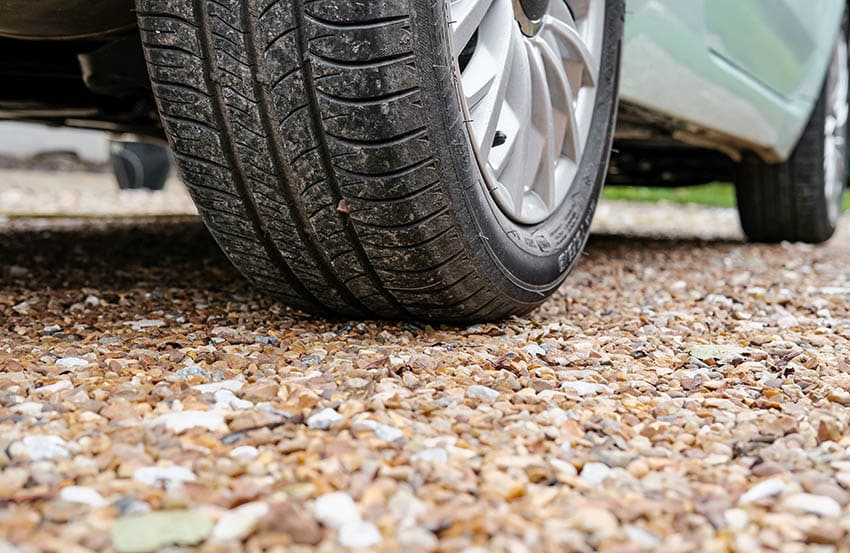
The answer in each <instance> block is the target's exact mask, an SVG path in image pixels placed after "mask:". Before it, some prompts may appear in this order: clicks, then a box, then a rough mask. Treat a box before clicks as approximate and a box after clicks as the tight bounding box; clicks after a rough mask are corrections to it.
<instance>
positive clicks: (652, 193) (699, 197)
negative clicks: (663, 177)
mask: <svg viewBox="0 0 850 553" xmlns="http://www.w3.org/2000/svg"><path fill="white" fill-rule="evenodd" d="M603 197H604V198H605V199H607V200H627V201H630V202H670V203H675V204H701V205H708V206H713V207H735V187H734V186H732V185H731V184H723V183H713V184H704V185H700V186H685V187H681V188H663V187H644V186H609V187H607V188H605V192H604V194H603ZM844 210H845V211H848V210H850V192H848V193H847V194H845V195H844Z"/></svg>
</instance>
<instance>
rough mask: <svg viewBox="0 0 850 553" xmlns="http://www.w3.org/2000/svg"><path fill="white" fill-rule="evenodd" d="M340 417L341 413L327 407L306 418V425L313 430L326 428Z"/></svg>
mask: <svg viewBox="0 0 850 553" xmlns="http://www.w3.org/2000/svg"><path fill="white" fill-rule="evenodd" d="M340 419H342V415H340V414H339V413H337V412H336V411H334V410H333V409H331V408H330V407H327V408H325V409H322V410H321V411H319V412H318V413H316V414H314V415H310V417H309V418H308V419H307V426H308V427H310V428H313V429H315V430H327V429H328V428H330V427H331V426H333V424H334V423H335V422H337V421H338V420H340Z"/></svg>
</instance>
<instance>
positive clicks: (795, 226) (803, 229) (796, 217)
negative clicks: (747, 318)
mask: <svg viewBox="0 0 850 553" xmlns="http://www.w3.org/2000/svg"><path fill="white" fill-rule="evenodd" d="M845 27H846V25H845ZM839 40H843V41H844V42H845V44H846V41H847V36H846V32H845V33H844V34H843V35H842V36H841V37H840V39H839ZM843 70H844V71H845V72H846V71H847V67H846V66H844V67H843ZM845 75H846V73H845ZM832 77H834V75H833V74H832V70H831V71H830V75H828V76H827V79H826V82H825V83H824V86H823V89H822V91H821V95H820V98H819V99H818V101H817V103H816V104H815V108H814V111H813V113H812V115H811V118H810V119H809V122H808V124H807V125H806V128H805V130H804V131H803V135H802V137H801V138H800V142H799V143H798V144H797V147H796V148H795V149H794V151H793V152H792V154H791V157H790V158H789V159H788V160H787V161H786V162H784V163H765V162H764V161H762V160H761V159H760V158H758V157H756V156H755V155H752V154H748V155H747V156H746V157H745V159H744V160H743V161H742V162H741V163H740V164H738V170H737V175H736V179H735V190H736V195H737V198H738V213H739V215H740V218H741V227H742V228H743V230H744V234H746V236H747V238H748V239H749V240H751V241H753V242H766V243H775V242H782V241H786V240H787V241H790V242H808V243H812V244H819V243H821V242H825V241H827V240H829V239H830V238H831V237H832V235H833V234H834V233H835V230H836V227H837V225H838V214H839V211H840V207H839V206H840V202H841V199H840V196H841V193H843V191H844V185H845V183H846V180H847V145H846V143H847V135H846V125H845V127H844V129H843V137H840V138H841V139H840V140H839V145H838V147H837V148H836V153H835V155H836V156H838V159H839V161H840V168H839V169H837V172H838V174H839V175H840V178H841V179H842V180H841V183H840V185H839V186H840V190H838V191H837V193H838V198H837V199H835V198H833V200H832V202H830V200H829V199H828V196H829V194H828V193H827V192H826V190H827V189H826V186H825V183H826V182H827V172H826V169H825V165H826V163H825V156H826V153H827V148H826V139H825V133H824V128H825V125H826V121H827V116H828V114H829V110H828V107H829V103H828V87H829V86H830V79H831V78H832ZM847 93H848V91H847V90H846V88H845V90H844V91H843V98H844V99H846V98H847ZM836 202H837V205H836ZM831 204H832V205H831Z"/></svg>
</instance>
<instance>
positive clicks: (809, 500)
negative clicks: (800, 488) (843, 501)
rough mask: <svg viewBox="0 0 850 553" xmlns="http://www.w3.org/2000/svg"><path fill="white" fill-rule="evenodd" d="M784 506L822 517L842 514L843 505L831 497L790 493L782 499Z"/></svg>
mask: <svg viewBox="0 0 850 553" xmlns="http://www.w3.org/2000/svg"><path fill="white" fill-rule="evenodd" d="M782 506H783V507H785V508H787V509H793V510H797V511H802V512H804V513H808V514H811V515H817V516H821V517H837V516H840V515H841V505H839V504H838V502H837V501H836V500H834V499H832V498H831V497H827V496H825V495H814V494H810V493H797V494H793V495H789V496H788V497H786V498H784V499H783V500H782Z"/></svg>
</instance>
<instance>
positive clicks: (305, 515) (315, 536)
mask: <svg viewBox="0 0 850 553" xmlns="http://www.w3.org/2000/svg"><path fill="white" fill-rule="evenodd" d="M260 532H280V533H283V534H287V535H288V536H289V537H290V538H292V541H293V542H294V543H299V544H303V545H316V544H318V543H319V542H320V541H322V538H323V537H324V531H323V530H322V528H321V526H319V523H318V522H316V520H315V519H314V518H313V517H312V516H311V515H310V513H309V511H308V510H307V509H306V508H305V507H304V506H303V505H300V504H297V503H272V504H271V505H269V512H268V514H267V515H266V516H265V518H263V520H262V521H261V522H260Z"/></svg>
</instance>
